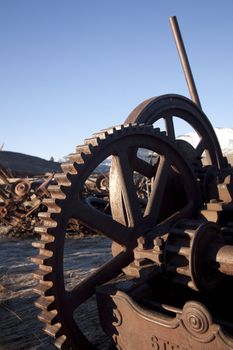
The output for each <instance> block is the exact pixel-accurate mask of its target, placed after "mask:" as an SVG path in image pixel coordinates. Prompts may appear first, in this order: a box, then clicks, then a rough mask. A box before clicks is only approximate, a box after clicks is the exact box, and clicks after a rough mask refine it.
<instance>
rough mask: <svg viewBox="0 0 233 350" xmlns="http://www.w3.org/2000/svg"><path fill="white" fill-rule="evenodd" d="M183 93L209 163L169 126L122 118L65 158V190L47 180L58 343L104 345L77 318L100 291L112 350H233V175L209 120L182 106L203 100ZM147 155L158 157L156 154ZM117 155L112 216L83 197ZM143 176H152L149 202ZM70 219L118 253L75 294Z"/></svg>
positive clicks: (48, 259)
mask: <svg viewBox="0 0 233 350" xmlns="http://www.w3.org/2000/svg"><path fill="white" fill-rule="evenodd" d="M174 98H177V99H178V100H179V102H180V101H182V102H180V103H181V105H182V108H181V107H180V111H181V112H180V113H182V117H185V118H186V119H187V120H188V121H189V122H190V123H192V125H195V127H196V128H197V129H198V131H199V135H200V138H201V144H202V146H201V148H202V150H207V152H206V154H207V155H209V158H208V159H209V161H208V165H204V164H203V163H202V162H201V159H200V158H201V155H202V152H201V151H200V150H199V148H197V149H194V148H190V147H189V146H187V145H185V149H186V153H187V152H188V151H187V150H189V151H190V157H187V156H186V153H185V152H184V151H182V150H181V149H180V146H179V145H178V143H177V142H176V140H175V139H174V138H172V137H169V135H167V133H166V132H161V131H160V130H159V129H154V128H153V127H152V126H150V125H147V124H135V125H124V126H120V127H114V128H111V129H106V130H104V131H102V132H100V133H98V134H94V135H93V137H92V138H90V139H87V140H85V143H84V145H83V146H78V147H77V150H76V153H74V154H71V155H70V156H69V161H68V162H67V163H64V164H63V165H62V169H63V173H62V174H57V175H55V179H56V182H57V185H51V186H50V187H49V191H50V194H51V198H47V199H44V201H43V203H44V205H46V206H47V207H48V211H47V212H43V213H41V214H40V217H41V224H40V225H39V226H38V227H37V232H39V233H40V234H41V240H40V241H37V242H35V243H34V246H35V247H37V248H38V249H39V255H38V256H37V257H35V258H34V259H33V261H34V262H35V263H37V264H38V267H39V269H38V272H37V273H35V278H37V280H38V285H37V287H36V292H37V293H38V294H39V295H40V297H39V299H38V300H37V302H36V305H37V306H38V307H39V308H40V309H42V312H41V314H40V315H39V319H40V320H41V321H42V322H44V323H45V331H46V332H47V333H48V334H49V335H51V336H53V337H55V345H56V346H57V347H58V348H61V349H96V348H97V347H96V345H95V344H92V343H91V342H90V341H89V340H88V339H87V338H86V336H85V335H84V334H83V332H82V331H81V328H80V325H79V324H78V322H77V320H76V318H75V317H74V313H75V312H78V311H79V306H80V305H82V304H83V303H84V302H85V301H86V300H88V299H89V298H90V297H91V296H92V295H94V294H95V295H96V297H97V304H98V308H99V317H100V321H101V325H102V328H103V330H104V331H105V333H106V334H107V335H108V336H109V338H110V339H111V349H122V350H131V349H140V350H141V349H197V350H199V349H213V348H214V347H215V348H216V349H232V348H233V318H232V292H233V278H232V275H233V221H232V212H233V205H232V196H233V190H232V174H233V171H232V168H230V167H229V166H228V164H226V161H225V159H224V158H223V157H222V154H221V150H220V148H219V145H218V142H217V139H216V136H215V135H214V131H213V129H212V127H211V125H210V124H207V123H206V124H204V123H202V122H201V121H200V120H199V115H200V113H202V112H201V111H200V110H199V109H198V110H197V109H196V108H195V112H193V113H191V116H190V111H189V110H188V111H187V110H186V111H185V112H183V111H184V109H185V108H186V109H187V108H188V107H189V106H191V107H194V106H193V104H192V102H191V101H189V100H187V99H185V98H182V97H177V96H175V97H174ZM165 99H166V97H165ZM161 100H164V97H163V96H162V97H161ZM167 101H169V99H168V100H167V99H166V102H167ZM156 102H157V100H156ZM153 103H154V101H153ZM153 103H152V104H153ZM182 103H183V104H184V106H185V107H183V104H182ZM187 106H188V107H187ZM170 107H171V106H170V104H169V103H168V106H167V107H166V108H165V109H166V110H169V111H170ZM172 113H173V112H172ZM168 114H169V113H168ZM157 115H159V116H161V113H158V114H157ZM170 115H171V114H170ZM172 115H174V114H172ZM176 115H177V111H176ZM180 115H181V114H180ZM143 118H144V117H143ZM206 119H207V118H206ZM204 120H205V119H204ZM207 120H208V119H207ZM147 121H148V122H151V120H144V122H147ZM141 154H149V155H153V159H154V161H153V162H151V161H148V157H147V158H145V157H142V156H141ZM109 157H111V159H112V161H111V168H110V174H109V209H108V211H107V212H106V211H103V210H99V208H98V206H97V205H96V202H95V200H93V201H92V200H87V197H86V196H85V194H84V193H85V186H86V183H87V182H88V179H89V178H90V176H91V175H92V173H93V172H94V171H95V169H96V167H97V166H98V165H100V164H101V163H102V162H103V161H104V160H106V159H109ZM190 159H191V161H190ZM209 169H211V176H210V175H208V171H209ZM212 169H214V172H213V173H212ZM200 174H202V176H201V175H200ZM203 174H204V175H203ZM213 174H214V175H213ZM138 176H143V177H146V178H147V179H148V181H149V182H150V190H149V191H148V196H147V200H146V201H143V202H142V200H141V196H140V191H138V187H137V184H138V183H139V182H137V181H135V177H136V178H137V177H138ZM203 188H205V191H206V193H207V194H205V195H204V196H203ZM71 218H75V219H77V220H79V221H80V222H82V223H83V224H85V225H87V226H88V227H91V228H92V229H93V230H95V231H98V232H100V233H101V234H103V235H105V236H107V237H109V238H110V239H111V240H112V241H113V243H112V259H111V260H110V261H108V262H107V263H105V264H104V265H103V266H101V267H100V268H98V269H97V270H96V271H95V272H94V273H92V274H90V275H89V276H88V277H87V278H86V279H84V280H83V281H82V282H80V283H79V284H78V285H77V286H75V288H73V289H72V290H68V289H67V287H66V285H65V278H64V271H63V250H64V242H65V235H66V229H67V225H68V222H69V220H70V219H71ZM100 349H101V348H100Z"/></svg>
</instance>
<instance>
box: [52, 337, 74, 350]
mask: <svg viewBox="0 0 233 350" xmlns="http://www.w3.org/2000/svg"><path fill="white" fill-rule="evenodd" d="M55 346H56V347H57V348H58V349H61V350H67V349H70V344H69V342H68V339H67V338H66V336H65V335H64V334H63V335H61V336H60V337H59V338H57V339H56V341H55Z"/></svg>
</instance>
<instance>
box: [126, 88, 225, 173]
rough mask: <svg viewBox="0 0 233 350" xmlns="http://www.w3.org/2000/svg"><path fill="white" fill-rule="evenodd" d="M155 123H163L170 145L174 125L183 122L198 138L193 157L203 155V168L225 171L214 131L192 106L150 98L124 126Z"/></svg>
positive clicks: (175, 97) (171, 98) (177, 98)
mask: <svg viewBox="0 0 233 350" xmlns="http://www.w3.org/2000/svg"><path fill="white" fill-rule="evenodd" d="M158 121H164V124H165V130H166V134H167V136H168V137H169V138H170V139H171V140H173V141H175V140H176V139H177V136H178V135H177V134H176V123H177V124H179V122H181V121H185V122H186V123H187V124H188V125H189V126H190V127H191V128H192V131H194V132H195V133H196V134H197V138H199V141H198V143H197V145H196V146H195V154H196V157H199V158H201V157H202V154H203V153H204V154H205V157H206V165H213V166H216V168H217V169H219V170H222V169H223V168H224V167H225V165H226V164H225V163H226V161H225V159H224V157H223V155H222V151H221V148H220V145H219V142H218V139H217V136H216V134H215V131H214V128H213V126H212V125H211V123H210V121H209V119H208V118H207V116H206V115H205V114H204V112H203V111H202V110H201V109H200V108H199V107H198V106H197V105H196V104H195V103H194V102H192V101H191V100H189V99H188V98H186V97H184V96H180V95H176V94H166V95H161V96H159V97H152V98H150V99H147V100H145V101H143V102H142V103H140V104H139V105H138V106H137V107H136V108H135V109H134V110H133V111H132V112H131V113H130V114H129V116H128V117H127V119H126V121H125V123H126V124H127V123H146V124H153V123H156V122H158ZM179 142H180V140H179ZM186 143H187V141H186ZM183 144H184V142H182V146H183ZM188 147H189V146H188Z"/></svg>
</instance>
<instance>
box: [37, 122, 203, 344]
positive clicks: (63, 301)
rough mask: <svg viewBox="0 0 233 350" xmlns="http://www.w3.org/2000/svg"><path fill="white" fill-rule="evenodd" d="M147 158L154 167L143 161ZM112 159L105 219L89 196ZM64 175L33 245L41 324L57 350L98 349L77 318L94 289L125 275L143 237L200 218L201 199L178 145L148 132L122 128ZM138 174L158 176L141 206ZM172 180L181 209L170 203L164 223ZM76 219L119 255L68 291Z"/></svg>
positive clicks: (83, 150)
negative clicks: (71, 225)
mask: <svg viewBox="0 0 233 350" xmlns="http://www.w3.org/2000/svg"><path fill="white" fill-rule="evenodd" d="M145 154H146V155H147V156H148V154H149V155H151V157H153V159H154V161H153V162H148V161H147V158H145V159H144V158H143V156H142V155H145ZM109 159H111V160H112V168H111V183H110V206H111V208H110V209H111V210H109V211H108V213H106V212H104V211H102V210H98V209H96V206H94V205H92V204H91V203H92V202H88V201H87V200H86V197H85V191H84V188H85V182H86V181H87V180H88V178H89V177H90V176H91V175H92V173H93V172H94V171H95V169H96V168H97V167H98V166H100V165H101V164H102V163H103V162H104V161H106V160H107V161H109ZM140 169H141V170H140ZM62 170H63V173H61V174H57V175H55V179H56V182H57V185H50V186H49V188H48V189H49V192H50V194H51V198H47V199H44V200H43V204H44V205H46V206H47V208H48V211H47V212H43V213H40V217H41V224H40V225H39V226H38V227H37V228H36V231H37V232H39V233H40V234H41V239H40V240H39V241H38V242H35V243H34V246H35V247H37V248H38V249H39V255H38V256H37V257H35V258H34V259H33V261H34V262H35V263H36V264H37V265H38V272H37V273H35V277H36V278H37V279H38V280H39V282H38V285H37V287H36V292H37V293H38V294H39V295H40V297H39V299H38V300H37V302H36V305H37V306H38V307H39V308H40V309H42V313H41V314H40V315H39V319H40V320H41V321H43V322H44V323H45V324H46V326H45V331H46V332H47V333H48V334H49V335H52V336H54V337H55V339H56V340H55V345H56V346H57V347H58V348H60V349H81V350H88V349H96V348H97V347H96V345H95V344H92V343H91V342H90V341H89V340H88V339H87V338H86V337H85V335H84V334H83V332H82V331H81V329H80V326H79V325H78V323H77V321H76V320H75V319H74V312H75V311H78V307H79V306H80V305H81V304H82V303H84V302H85V301H86V300H87V299H89V298H90V297H91V296H92V295H94V294H95V291H96V287H97V286H99V285H102V284H104V283H106V282H108V281H110V280H112V279H114V278H115V277H117V276H118V275H120V274H122V269H124V268H125V267H127V266H128V265H129V264H130V263H131V262H132V261H133V259H134V254H133V249H134V248H135V247H136V246H137V239H138V238H139V237H142V236H147V235H149V234H150V232H151V231H153V230H154V229H155V228H157V227H160V226H162V227H165V226H166V224H168V223H171V222H173V221H175V220H177V219H178V218H179V219H182V218H187V219H188V218H190V217H195V215H196V213H197V212H198V211H199V210H200V205H201V204H200V203H201V201H200V193H199V188H198V183H197V181H196V178H195V176H194V174H193V171H192V169H191V168H190V166H189V165H188V163H187V162H186V161H185V160H184V158H183V156H182V155H181V154H180V153H179V151H178V150H177V149H176V147H175V145H174V144H173V143H172V142H170V141H169V139H168V138H167V136H166V135H165V134H164V133H161V132H160V130H159V129H154V128H153V127H152V126H150V125H133V126H132V125H125V126H119V127H114V128H111V129H108V130H105V131H102V132H100V133H98V134H94V135H93V137H91V138H89V139H86V140H85V142H84V145H82V146H77V149H76V152H75V153H73V154H71V155H70V156H69V161H68V162H67V163H64V164H63V165H62ZM135 173H137V174H138V173H139V174H140V173H141V174H143V175H144V174H147V176H148V177H151V174H153V181H152V182H151V190H150V192H149V195H148V199H147V201H146V202H145V203H144V204H142V202H141V198H140V196H139V195H138V193H137V187H136V186H135ZM170 174H173V176H174V177H178V178H179V184H180V188H181V192H180V193H182V200H181V201H178V202H177V204H176V205H174V204H173V205H172V203H170V204H171V206H170V209H169V210H168V211H167V212H166V215H164V214H163V215H162V216H161V212H162V207H161V206H162V205H163V203H164V202H167V203H168V202H169V201H173V200H175V198H174V196H172V195H169V193H168V192H172V189H173V185H172V182H170ZM167 186H168V187H169V191H167ZM119 189H120V190H119ZM119 194H120V196H121V197H119ZM167 195H169V197H168V198H167V199H166V198H165V197H166V196H167ZM119 200H121V201H122V205H121V206H120V212H119V211H118V209H117V208H116V203H117V202H118V201H119ZM168 204H169V203H168ZM122 211H123V212H122ZM111 213H113V214H112V215H111ZM71 218H75V219H77V220H79V221H80V222H81V223H83V224H85V225H87V226H88V227H90V228H93V229H94V230H95V231H98V232H99V233H101V234H103V235H105V236H106V237H108V238H110V239H111V240H112V241H113V242H114V244H116V246H117V247H118V248H117V249H116V250H115V251H114V249H113V251H114V253H113V257H112V258H111V259H110V261H108V262H106V263H105V264H104V265H103V266H101V267H100V268H97V269H96V270H95V272H94V273H92V274H90V275H89V276H88V277H87V278H86V279H84V280H82V282H80V283H79V284H78V285H76V286H75V288H73V289H72V290H68V289H67V288H66V284H65V278H64V261H63V258H64V242H65V236H66V228H67V225H68V222H69V220H70V219H71ZM119 247H120V248H119ZM77 250H78V243H77Z"/></svg>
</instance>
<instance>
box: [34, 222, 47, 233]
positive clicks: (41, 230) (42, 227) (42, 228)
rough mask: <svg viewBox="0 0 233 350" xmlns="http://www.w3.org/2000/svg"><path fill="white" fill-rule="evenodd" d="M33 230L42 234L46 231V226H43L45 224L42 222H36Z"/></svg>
mask: <svg viewBox="0 0 233 350" xmlns="http://www.w3.org/2000/svg"><path fill="white" fill-rule="evenodd" d="M34 231H35V232H36V233H40V234H43V233H46V232H47V227H45V226H44V225H42V224H38V225H37V226H36V227H35V228H34Z"/></svg>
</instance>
